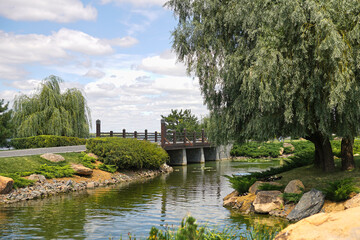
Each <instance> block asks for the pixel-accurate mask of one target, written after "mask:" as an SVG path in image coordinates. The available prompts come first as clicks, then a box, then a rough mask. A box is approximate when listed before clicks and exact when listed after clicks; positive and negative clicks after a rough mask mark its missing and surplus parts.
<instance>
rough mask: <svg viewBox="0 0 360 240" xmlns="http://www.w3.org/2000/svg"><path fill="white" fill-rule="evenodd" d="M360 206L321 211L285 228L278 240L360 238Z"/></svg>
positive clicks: (277, 237)
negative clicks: (328, 211)
mask: <svg viewBox="0 0 360 240" xmlns="http://www.w3.org/2000/svg"><path fill="white" fill-rule="evenodd" d="M359 216H360V207H356V208H351V209H347V210H344V211H339V212H332V213H319V214H315V215H313V216H311V217H308V218H305V219H303V220H301V221H299V222H297V223H295V224H291V225H289V226H288V227H287V228H285V229H283V230H282V231H281V232H280V233H279V234H278V235H277V236H276V237H275V239H276V240H285V239H287V240H300V239H307V240H328V239H359V238H360V221H359Z"/></svg>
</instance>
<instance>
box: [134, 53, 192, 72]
mask: <svg viewBox="0 0 360 240" xmlns="http://www.w3.org/2000/svg"><path fill="white" fill-rule="evenodd" d="M138 68H139V69H141V70H145V71H150V72H153V73H157V74H165V75H171V76H186V75H187V74H186V67H185V65H184V64H183V63H180V62H177V60H176V55H175V54H174V53H173V52H171V51H165V52H163V53H162V54H161V55H158V56H153V57H147V58H145V59H143V60H142V62H141V64H140V65H139V66H138Z"/></svg>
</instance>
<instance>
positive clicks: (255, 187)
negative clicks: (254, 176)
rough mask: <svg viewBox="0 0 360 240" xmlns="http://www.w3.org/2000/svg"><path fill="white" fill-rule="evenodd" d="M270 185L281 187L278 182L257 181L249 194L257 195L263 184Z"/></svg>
mask: <svg viewBox="0 0 360 240" xmlns="http://www.w3.org/2000/svg"><path fill="white" fill-rule="evenodd" d="M264 183H266V184H270V185H276V186H281V184H280V183H277V182H262V181H256V182H255V183H254V184H253V185H251V187H250V188H249V193H252V194H257V193H258V192H259V191H261V190H259V186H261V185H262V184H264Z"/></svg>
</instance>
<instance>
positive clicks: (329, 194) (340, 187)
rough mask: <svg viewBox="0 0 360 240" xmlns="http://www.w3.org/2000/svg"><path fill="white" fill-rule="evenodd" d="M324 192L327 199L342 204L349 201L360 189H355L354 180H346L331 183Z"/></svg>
mask: <svg viewBox="0 0 360 240" xmlns="http://www.w3.org/2000/svg"><path fill="white" fill-rule="evenodd" d="M323 191H324V192H325V194H326V199H328V200H331V201H335V202H341V201H344V200H347V199H349V198H350V194H351V193H352V192H359V189H358V188H357V187H355V183H354V182H353V179H352V178H345V179H342V180H337V181H334V182H330V183H329V184H328V187H327V188H325V189H324V190H323Z"/></svg>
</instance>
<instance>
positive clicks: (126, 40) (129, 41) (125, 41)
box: [104, 36, 139, 47]
mask: <svg viewBox="0 0 360 240" xmlns="http://www.w3.org/2000/svg"><path fill="white" fill-rule="evenodd" d="M104 41H105V42H106V43H108V44H110V45H112V46H119V47H131V46H133V45H135V44H137V43H138V42H139V41H138V40H137V39H136V38H133V37H130V36H126V37H123V38H114V39H110V40H104Z"/></svg>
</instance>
